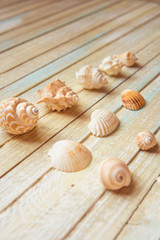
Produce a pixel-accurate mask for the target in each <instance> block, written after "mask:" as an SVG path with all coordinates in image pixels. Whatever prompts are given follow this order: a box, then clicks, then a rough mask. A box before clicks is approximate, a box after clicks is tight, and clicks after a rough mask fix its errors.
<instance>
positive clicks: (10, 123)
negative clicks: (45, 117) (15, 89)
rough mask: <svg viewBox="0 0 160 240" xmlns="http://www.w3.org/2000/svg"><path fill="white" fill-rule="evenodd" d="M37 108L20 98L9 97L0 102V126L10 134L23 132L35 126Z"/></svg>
mask: <svg viewBox="0 0 160 240" xmlns="http://www.w3.org/2000/svg"><path fill="white" fill-rule="evenodd" d="M37 121H38V109H37V108H36V107H35V106H34V105H33V104H32V103H29V102H27V101H26V100H24V99H21V98H10V99H6V100H4V101H2V102H0V126H1V127H2V128H3V130H4V131H6V132H8V133H11V134H16V135H19V134H23V133H26V132H28V131H30V130H31V129H33V128H34V127H35V125H36V124H37Z"/></svg>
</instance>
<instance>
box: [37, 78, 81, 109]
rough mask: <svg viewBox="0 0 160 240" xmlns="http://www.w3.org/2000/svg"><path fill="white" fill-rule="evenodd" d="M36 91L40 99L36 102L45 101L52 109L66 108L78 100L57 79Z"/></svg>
mask: <svg viewBox="0 0 160 240" xmlns="http://www.w3.org/2000/svg"><path fill="white" fill-rule="evenodd" d="M38 92H39V94H40V95H41V99H40V100H39V101H38V102H37V103H41V102H45V103H46V104H47V106H48V108H49V109H52V111H55V110H56V111H58V112H60V111H62V110H66V109H67V108H71V107H72V106H73V105H75V104H76V103H77V102H78V101H79V97H78V95H77V94H76V93H74V92H73V91H72V89H71V88H69V87H67V86H66V85H65V82H61V81H60V80H59V79H58V80H56V81H54V82H51V83H49V84H48V85H47V86H46V87H45V88H44V89H43V90H38Z"/></svg>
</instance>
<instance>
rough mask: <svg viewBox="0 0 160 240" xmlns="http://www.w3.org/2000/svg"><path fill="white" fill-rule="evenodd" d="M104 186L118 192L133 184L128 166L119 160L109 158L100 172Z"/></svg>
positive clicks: (102, 165)
mask: <svg viewBox="0 0 160 240" xmlns="http://www.w3.org/2000/svg"><path fill="white" fill-rule="evenodd" d="M99 175H100V179H101V181H102V183H103V185H104V186H105V187H106V188H107V189H109V190H117V189H120V188H122V187H124V186H129V185H130V183H131V173H130V171H129V168H128V166H127V165H126V164H125V163H124V162H122V161H121V160H119V159H117V158H109V159H106V160H105V161H103V162H102V164H101V166H100V170H99Z"/></svg>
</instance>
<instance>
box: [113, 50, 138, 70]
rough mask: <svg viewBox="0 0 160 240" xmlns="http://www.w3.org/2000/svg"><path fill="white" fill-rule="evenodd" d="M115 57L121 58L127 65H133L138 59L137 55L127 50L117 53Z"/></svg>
mask: <svg viewBox="0 0 160 240" xmlns="http://www.w3.org/2000/svg"><path fill="white" fill-rule="evenodd" d="M113 59H119V60H120V61H121V62H122V63H123V64H124V65H125V66H127V67H131V66H133V65H134V64H135V62H136V61H137V60H138V58H137V57H136V55H135V54H134V53H131V52H125V53H122V54H119V55H115V56H114V57H113Z"/></svg>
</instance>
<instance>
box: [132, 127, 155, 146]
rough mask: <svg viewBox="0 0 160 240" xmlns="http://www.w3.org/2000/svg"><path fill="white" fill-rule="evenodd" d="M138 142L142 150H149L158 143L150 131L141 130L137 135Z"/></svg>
mask: <svg viewBox="0 0 160 240" xmlns="http://www.w3.org/2000/svg"><path fill="white" fill-rule="evenodd" d="M136 142H137V145H138V147H139V148H140V149H142V150H149V149H151V148H153V147H154V146H155V145H156V144H157V141H156V138H155V136H154V135H153V133H151V132H150V131H143V132H140V133H139V134H138V135H137V138H136Z"/></svg>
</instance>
